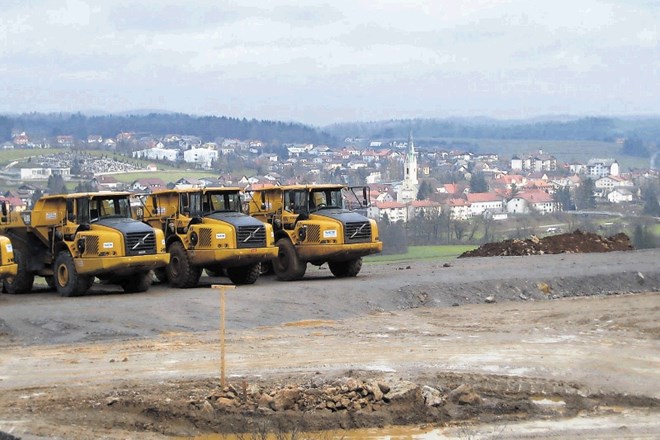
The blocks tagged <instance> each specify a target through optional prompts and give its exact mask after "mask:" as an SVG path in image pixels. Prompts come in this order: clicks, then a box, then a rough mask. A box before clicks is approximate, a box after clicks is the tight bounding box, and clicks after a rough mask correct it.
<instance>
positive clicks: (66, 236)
mask: <svg viewBox="0 0 660 440" xmlns="http://www.w3.org/2000/svg"><path fill="white" fill-rule="evenodd" d="M0 232H2V233H3V234H4V235H6V236H7V237H9V238H11V241H12V244H13V249H14V260H15V262H16V263H17V265H18V268H17V273H16V275H15V276H12V277H9V278H6V279H5V280H4V281H3V286H4V290H5V291H6V292H7V293H27V292H30V291H31V290H32V285H33V283H34V277H35V275H40V276H43V277H45V278H46V281H47V282H48V284H49V285H51V286H54V287H55V288H56V289H57V291H58V292H59V293H60V295H62V296H76V295H82V294H84V293H85V292H86V291H87V290H89V288H90V287H91V286H92V284H93V282H94V277H99V278H102V279H106V280H108V281H110V282H111V283H114V284H119V285H120V286H121V287H122V288H123V289H124V291H125V292H143V291H145V290H147V289H148V288H149V286H150V285H151V280H152V275H151V272H150V271H152V270H154V269H158V268H159V267H164V266H165V265H166V264H167V263H168V262H169V254H168V253H167V252H166V250H165V237H164V235H163V232H162V231H161V230H156V229H154V228H151V227H149V226H148V225H145V224H144V223H142V222H140V221H137V220H134V219H133V218H132V215H131V207H130V194H129V193H123V192H109V193H103V192H100V193H77V194H65V195H49V196H44V197H41V198H40V199H39V200H37V201H36V202H35V204H34V208H33V209H32V210H31V211H23V212H11V213H9V215H8V216H3V219H2V221H1V222H0Z"/></svg>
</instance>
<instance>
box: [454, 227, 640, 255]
mask: <svg viewBox="0 0 660 440" xmlns="http://www.w3.org/2000/svg"><path fill="white" fill-rule="evenodd" d="M632 249H633V246H632V245H631V244H630V238H629V237H628V236H627V235H626V234H624V233H619V234H616V235H613V236H611V237H602V236H600V235H598V234H593V233H591V232H582V231H580V230H579V229H578V230H576V231H575V232H571V233H566V234H559V235H550V236H548V237H544V238H538V237H537V236H535V235H533V236H532V237H531V238H528V239H526V240H517V239H514V240H504V241H501V242H498V243H486V244H484V245H482V246H480V247H478V248H477V249H474V250H471V251H468V252H464V253H463V254H461V255H460V256H459V257H458V258H464V257H499V256H511V255H513V256H522V255H543V254H564V253H566V254H573V253H575V254H577V253H588V252H612V251H629V250H632Z"/></svg>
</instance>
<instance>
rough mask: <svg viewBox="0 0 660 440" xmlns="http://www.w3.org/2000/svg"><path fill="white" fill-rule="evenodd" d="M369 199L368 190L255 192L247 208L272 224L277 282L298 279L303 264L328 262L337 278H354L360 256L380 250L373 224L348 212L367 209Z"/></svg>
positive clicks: (326, 187)
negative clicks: (276, 251) (275, 248)
mask: <svg viewBox="0 0 660 440" xmlns="http://www.w3.org/2000/svg"><path fill="white" fill-rule="evenodd" d="M351 201H352V202H353V203H352V204H349V202H351ZM368 201H369V190H368V188H367V187H354V188H349V187H346V186H344V185H336V184H324V185H289V186H279V187H272V188H266V189H260V190H256V191H253V192H252V199H251V200H250V202H249V205H248V206H249V212H250V215H252V216H253V217H255V218H258V219H260V220H262V221H264V222H268V223H270V224H271V225H273V230H274V233H275V239H276V245H277V247H278V256H277V258H276V259H274V260H273V270H274V271H275V274H276V275H277V277H278V279H280V280H297V279H301V278H302V277H303V276H304V274H305V271H306V266H307V263H311V264H314V265H317V266H320V265H322V264H324V263H326V262H327V263H328V266H329V267H330V271H331V272H332V274H333V275H335V276H336V277H338V278H343V277H353V276H356V275H357V274H358V273H359V272H360V270H361V268H362V257H363V256H365V255H369V254H373V253H377V252H381V251H382V249H383V244H382V242H381V241H380V238H379V236H378V226H377V224H376V222H375V221H374V220H371V219H368V218H367V217H365V216H364V215H362V214H360V213H359V212H357V210H356V209H349V208H359V209H366V207H367V206H368Z"/></svg>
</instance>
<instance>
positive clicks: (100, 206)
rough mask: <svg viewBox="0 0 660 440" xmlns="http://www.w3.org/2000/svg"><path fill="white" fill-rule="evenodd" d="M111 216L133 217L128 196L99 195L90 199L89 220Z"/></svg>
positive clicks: (93, 220)
mask: <svg viewBox="0 0 660 440" xmlns="http://www.w3.org/2000/svg"><path fill="white" fill-rule="evenodd" d="M110 217H121V218H130V217H131V206H130V201H129V200H128V197H123V196H122V197H107V198H105V197H104V198H100V197H97V198H93V199H92V200H90V201H89V221H90V222H91V223H93V222H95V221H98V220H100V219H103V218H110Z"/></svg>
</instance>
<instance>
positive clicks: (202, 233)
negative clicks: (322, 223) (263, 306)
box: [142, 188, 277, 288]
mask: <svg viewBox="0 0 660 440" xmlns="http://www.w3.org/2000/svg"><path fill="white" fill-rule="evenodd" d="M143 199H144V215H143V217H142V220H143V221H145V222H146V223H147V224H149V225H150V226H152V227H154V228H157V229H160V230H161V231H163V232H164V234H165V240H166V243H167V251H168V252H169V253H170V263H169V264H168V265H167V266H166V267H165V268H164V269H161V270H158V271H156V277H157V278H158V279H159V280H160V281H163V282H165V281H167V282H168V283H169V284H170V285H171V286H174V287H180V288H187V287H194V286H196V285H197V283H198V282H199V278H200V276H201V274H202V270H204V269H206V271H207V272H209V273H211V274H213V275H220V274H225V273H226V274H227V277H229V279H230V280H231V281H232V282H233V283H234V284H253V283H254V282H255V281H256V280H257V279H258V278H259V275H260V268H261V263H266V262H269V261H270V260H272V259H273V258H274V257H275V256H277V248H276V247H275V241H274V235H273V228H272V227H271V225H269V224H266V223H263V222H260V221H259V220H257V219H255V218H252V217H250V216H249V215H247V214H244V213H243V212H242V203H243V202H242V191H241V189H240V188H195V189H174V190H162V191H156V192H154V193H152V194H149V195H147V196H146V197H144V198H143Z"/></svg>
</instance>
